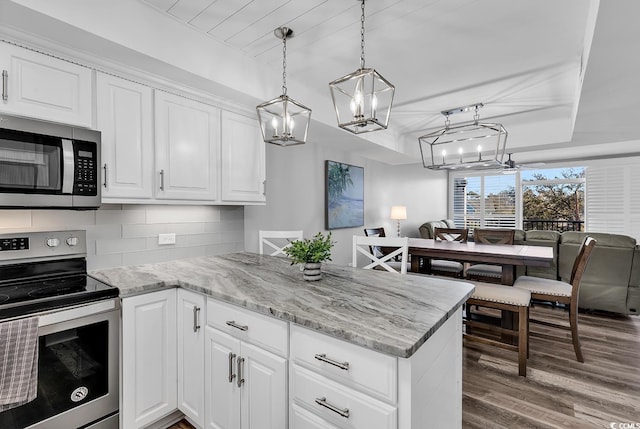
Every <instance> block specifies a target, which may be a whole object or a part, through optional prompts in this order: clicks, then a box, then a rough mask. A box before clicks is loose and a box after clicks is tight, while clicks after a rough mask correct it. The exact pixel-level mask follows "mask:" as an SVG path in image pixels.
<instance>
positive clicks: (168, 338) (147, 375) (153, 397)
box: [120, 289, 177, 429]
mask: <svg viewBox="0 0 640 429" xmlns="http://www.w3.org/2000/svg"><path fill="white" fill-rule="evenodd" d="M176 345H177V342H176V289H169V290H163V291H159V292H152V293H147V294H144V295H137V296H133V297H129V298H125V299H123V300H122V397H121V404H120V413H121V427H123V428H126V429H135V428H141V427H144V426H146V425H147V424H149V423H151V422H154V421H156V420H158V419H159V418H161V417H163V416H165V415H167V414H169V413H171V412H173V411H174V410H175V409H176V408H177V389H176V378H177V374H176V370H177V353H176Z"/></svg>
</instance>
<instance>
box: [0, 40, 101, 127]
mask: <svg viewBox="0 0 640 429" xmlns="http://www.w3.org/2000/svg"><path fill="white" fill-rule="evenodd" d="M0 68H1V69H2V75H3V78H2V79H3V85H2V87H3V91H2V92H3V94H2V95H3V97H2V100H1V101H0V109H1V110H2V111H4V112H7V113H13V114H16V115H21V116H28V117H32V118H39V119H46V120H49V121H55V122H63V123H67V124H73V125H80V126H83V127H91V104H92V103H91V76H92V71H91V69H89V68H86V67H82V66H79V65H77V64H73V63H70V62H67V61H63V60H60V59H57V58H53V57H50V56H48V55H44V54H40V53H37V52H34V51H31V50H29V49H24V48H20V47H18V46H13V45H9V44H6V43H0ZM5 88H6V90H5ZM5 98H6V100H5Z"/></svg>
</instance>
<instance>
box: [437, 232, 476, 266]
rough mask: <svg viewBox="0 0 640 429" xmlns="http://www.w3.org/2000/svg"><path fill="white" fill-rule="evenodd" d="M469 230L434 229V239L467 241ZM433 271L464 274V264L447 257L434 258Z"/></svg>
mask: <svg viewBox="0 0 640 429" xmlns="http://www.w3.org/2000/svg"><path fill="white" fill-rule="evenodd" d="M468 235H469V230H468V229H467V228H439V227H435V228H434V229H433V238H434V240H442V241H458V242H460V243H464V242H465V241H467V236H468ZM431 273H432V274H436V275H442V276H448V277H458V278H461V277H462V276H463V274H464V265H463V264H462V263H461V262H457V261H448V260H446V259H432V260H431Z"/></svg>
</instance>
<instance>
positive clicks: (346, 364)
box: [314, 353, 349, 371]
mask: <svg viewBox="0 0 640 429" xmlns="http://www.w3.org/2000/svg"><path fill="white" fill-rule="evenodd" d="M314 357H315V358H316V359H318V360H319V361H322V362H326V363H328V364H331V365H333V366H337V367H338V368H340V369H344V370H345V371H349V362H338V361H337V360H333V359H329V358H328V357H327V355H326V353H322V354H318V355H315V356H314Z"/></svg>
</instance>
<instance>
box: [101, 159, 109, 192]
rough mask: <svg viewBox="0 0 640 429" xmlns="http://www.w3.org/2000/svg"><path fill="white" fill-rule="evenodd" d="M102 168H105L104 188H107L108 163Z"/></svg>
mask: <svg viewBox="0 0 640 429" xmlns="http://www.w3.org/2000/svg"><path fill="white" fill-rule="evenodd" d="M102 169H103V170H104V183H103V185H104V189H107V187H108V186H107V164H105V165H104V166H103V167H102Z"/></svg>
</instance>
